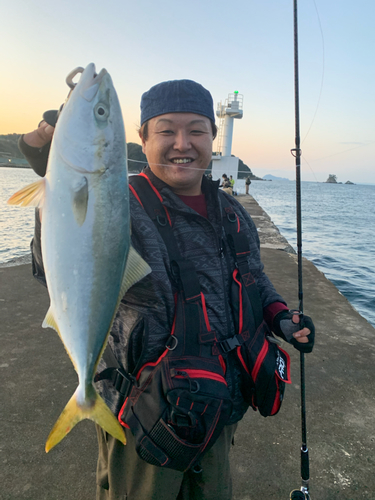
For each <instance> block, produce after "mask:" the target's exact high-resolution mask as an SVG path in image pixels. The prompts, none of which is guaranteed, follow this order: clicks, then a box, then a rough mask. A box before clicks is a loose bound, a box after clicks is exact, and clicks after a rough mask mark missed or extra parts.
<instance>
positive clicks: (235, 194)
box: [229, 175, 237, 196]
mask: <svg viewBox="0 0 375 500" xmlns="http://www.w3.org/2000/svg"><path fill="white" fill-rule="evenodd" d="M229 182H230V185H231V186H232V194H233V195H234V196H237V192H236V191H235V189H234V183H235V180H234V179H233V177H232V176H231V175H230V176H229Z"/></svg>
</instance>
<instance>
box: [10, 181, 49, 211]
mask: <svg viewBox="0 0 375 500" xmlns="http://www.w3.org/2000/svg"><path fill="white" fill-rule="evenodd" d="M44 185H45V179H41V180H39V181H36V182H33V183H32V184H29V185H28V186H26V187H24V188H22V189H20V190H19V191H17V193H14V195H12V196H11V197H10V198H9V200H8V205H19V206H20V207H38V206H41V204H42V201H43V197H44V189H45V187H44Z"/></svg>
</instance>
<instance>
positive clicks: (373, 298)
mask: <svg viewBox="0 0 375 500" xmlns="http://www.w3.org/2000/svg"><path fill="white" fill-rule="evenodd" d="M38 179H39V177H38V176H37V175H36V174H34V172H33V171H32V170H27V169H16V168H14V169H13V168H0V234H1V239H0V266H2V265H4V264H6V263H8V265H9V264H12V265H15V264H17V263H20V262H22V259H24V258H25V257H26V256H28V255H29V254H30V240H31V238H32V235H33V230H34V209H33V208H19V207H12V206H9V205H7V204H6V200H7V199H8V198H9V197H10V196H11V195H12V194H13V193H14V192H15V191H17V190H18V189H20V188H21V187H23V186H25V185H27V184H29V183H31V182H34V181H36V180H38ZM236 188H237V189H238V191H239V192H244V190H245V186H244V181H236ZM250 194H251V195H252V196H253V197H254V198H255V199H256V200H257V201H258V203H259V204H260V205H261V206H262V207H263V209H264V210H265V211H266V212H267V213H268V215H269V216H270V217H271V219H272V221H273V222H274V223H275V224H276V226H277V227H278V228H279V230H280V232H281V233H282V234H283V235H284V236H285V238H286V239H287V240H288V241H289V243H290V244H291V245H292V246H293V247H294V248H295V249H297V235H296V193H295V182H291V181H290V182H285V181H284V182H283V181H271V182H270V181H267V182H266V181H263V182H262V181H253V182H252V183H251V185H250ZM301 199H302V230H303V239H302V253H303V256H304V257H306V258H307V259H309V260H310V261H312V262H313V263H314V264H315V266H316V267H317V268H318V269H320V270H321V271H322V272H323V273H324V274H325V275H326V277H327V278H328V279H329V280H331V281H332V282H333V283H334V284H335V285H336V287H337V288H338V289H339V290H340V292H341V293H342V294H343V295H344V296H345V297H347V299H348V300H349V301H350V302H351V304H352V305H353V306H354V307H355V309H357V311H358V312H359V313H360V314H361V315H362V316H364V317H365V318H366V319H367V320H368V321H369V322H370V323H371V324H372V325H373V326H375V185H347V184H336V185H335V184H325V183H314V182H302V185H301Z"/></svg>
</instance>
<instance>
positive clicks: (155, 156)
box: [20, 80, 314, 500]
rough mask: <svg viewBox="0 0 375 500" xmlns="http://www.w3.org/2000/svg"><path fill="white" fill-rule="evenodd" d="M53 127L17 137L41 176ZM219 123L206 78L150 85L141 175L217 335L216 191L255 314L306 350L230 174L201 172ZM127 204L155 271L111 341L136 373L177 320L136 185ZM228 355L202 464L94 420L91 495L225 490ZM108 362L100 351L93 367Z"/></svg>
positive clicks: (305, 321)
mask: <svg viewBox="0 0 375 500" xmlns="http://www.w3.org/2000/svg"><path fill="white" fill-rule="evenodd" d="M73 92H74V91H73ZM53 131H54V127H53V126H51V124H47V123H46V122H44V121H42V122H41V123H40V125H39V127H38V128H37V129H36V130H34V131H33V132H31V133H29V134H25V135H23V136H21V138H20V148H21V151H22V152H23V153H24V155H25V156H26V157H27V159H28V161H29V163H30V165H31V166H32V167H33V168H34V170H35V172H37V173H38V175H41V176H43V175H45V172H46V165H47V159H48V152H49V147H50V142H51V138H52V135H53ZM216 131H217V129H216V125H215V113H214V109H213V101H212V97H211V94H210V93H209V91H208V90H206V89H205V88H204V87H202V85H200V84H198V83H196V82H194V81H192V80H173V81H167V82H162V83H160V84H157V85H155V86H153V87H152V88H151V89H150V90H148V91H147V92H145V93H144V94H143V96H142V100H141V127H140V130H139V136H140V139H141V141H142V148H143V152H144V153H145V155H146V157H147V160H148V166H147V167H146V168H145V169H144V171H143V173H142V175H144V176H146V177H147V179H148V182H149V183H150V184H151V185H152V186H153V189H154V190H155V191H156V192H157V193H159V196H160V198H161V199H162V200H163V204H165V206H167V207H168V213H169V215H170V218H171V224H172V226H171V227H172V232H173V235H174V238H175V241H176V243H177V246H178V248H179V251H180V253H181V254H182V256H183V258H185V259H187V260H189V261H191V262H193V263H194V266H195V272H196V274H197V276H198V278H199V284H200V288H201V292H202V294H204V296H205V310H206V312H207V317H206V320H207V321H209V324H210V326H211V332H215V335H216V337H217V339H220V340H223V341H224V340H225V339H232V338H233V336H234V335H235V334H236V331H237V330H236V328H237V326H236V324H235V321H234V314H233V313H232V312H231V310H232V308H235V307H237V305H236V304H232V299H231V296H230V293H229V290H230V287H231V283H232V281H233V280H232V273H233V269H234V268H235V260H234V257H233V254H232V251H231V248H230V245H229V243H228V241H227V240H226V239H225V241H224V239H223V225H222V220H223V219H222V209H221V203H220V201H219V198H220V197H219V194H220V196H224V197H225V200H226V203H228V204H229V205H230V206H231V210H232V211H233V212H234V213H235V214H236V218H237V219H238V222H239V223H240V226H241V228H242V229H241V231H243V235H244V236H245V239H246V241H247V245H248V248H249V252H248V253H246V257H245V260H246V265H247V266H249V268H250V270H251V274H252V275H253V277H254V279H255V282H256V286H257V289H258V291H259V295H260V298H261V308H262V309H261V315H262V316H264V318H265V320H266V321H267V324H268V325H269V327H270V328H271V330H273V331H274V332H275V333H276V334H277V335H279V336H281V337H282V338H284V339H286V338H287V335H288V334H289V333H290V332H291V331H292V332H294V333H293V334H292V335H290V336H289V337H288V341H290V343H292V344H293V345H294V347H296V348H297V349H298V350H303V352H311V350H312V348H313V344H314V325H313V323H312V321H311V318H309V317H308V316H301V317H299V316H298V315H296V314H293V313H292V312H290V311H289V309H288V307H287V305H286V303H285V301H284V299H283V298H282V297H281V296H280V295H279V294H278V293H277V292H276V290H275V288H274V286H273V285H272V283H271V281H270V280H269V278H268V277H267V276H266V274H265V273H264V272H263V264H262V262H261V259H260V243H259V237H258V233H257V230H256V227H255V225H254V222H253V220H252V219H251V217H250V216H249V214H248V213H247V211H246V210H245V209H244V208H243V207H242V205H240V203H238V202H237V201H236V200H235V199H234V198H233V197H232V196H229V194H231V191H232V188H231V186H230V182H229V180H228V178H227V177H226V176H225V178H224V176H223V179H224V180H223V190H224V192H225V194H224V195H222V194H221V193H219V190H218V188H219V181H212V180H209V179H208V178H207V177H206V176H205V175H204V172H205V170H206V169H207V167H208V165H209V163H210V161H211V154H212V143H213V139H214V138H215V136H216ZM129 182H130V184H131V180H130V181H129ZM224 184H225V185H224ZM228 190H230V192H229V191H228ZM130 214H131V222H132V236H131V239H132V245H133V246H134V248H135V249H136V250H137V251H138V252H139V253H140V255H141V256H142V258H143V259H144V260H145V261H146V262H147V263H148V264H149V265H150V267H151V268H152V270H153V272H152V273H151V274H149V275H148V276H147V277H146V278H145V279H144V280H141V281H140V282H139V283H136V284H135V285H134V286H132V287H131V288H130V289H129V290H128V291H127V292H126V294H125V296H124V297H123V299H122V301H121V304H120V308H119V311H118V313H117V315H116V318H115V320H114V323H113V327H112V331H111V334H110V336H109V345H110V347H111V349H112V351H113V354H114V356H115V358H116V359H117V362H118V364H119V365H120V367H121V369H122V370H124V371H126V372H129V373H133V370H134V369H135V367H136V366H137V363H138V362H139V360H140V357H141V356H142V363H154V362H155V361H156V360H157V359H158V358H159V356H160V355H161V354H162V353H163V352H164V350H165V345H166V342H167V340H168V339H169V338H170V335H171V328H172V324H173V321H174V314H175V293H176V289H175V285H174V281H173V279H172V278H173V276H172V273H171V264H170V260H169V257H168V251H167V248H166V245H165V243H164V241H163V240H162V239H161V237H160V234H159V232H158V230H157V228H156V227H155V224H154V222H153V221H152V220H151V219H150V218H149V217H148V215H147V213H146V212H145V210H144V208H143V207H142V206H141V204H140V203H139V200H138V199H137V197H136V196H135V195H134V193H133V192H131V193H130ZM41 224H42V222H41V217H40V214H39V211H37V212H36V226H35V234H34V239H33V241H32V259H33V274H34V276H35V277H36V278H37V279H38V280H39V281H41V282H43V283H45V276H44V268H43V258H42V254H41V248H40V231H41ZM219 248H220V252H219V251H218V249H219ZM233 310H234V309H233ZM245 327H246V328H247V327H249V325H244V328H245ZM288 332H289V333H288ZM253 333H254V332H253ZM224 359H225V364H226V371H225V379H226V383H227V385H228V390H229V392H230V395H231V402H232V410H231V413H230V417H229V420H228V422H227V424H226V426H225V427H224V430H223V431H222V432H221V434H220V435H219V437H218V438H217V440H216V441H215V443H214V445H213V446H212V448H210V449H209V451H208V452H207V453H206V454H205V455H204V456H203V458H202V459H201V462H200V464H201V471H200V472H199V473H195V472H194V471H192V470H187V471H186V472H180V471H178V470H172V469H166V468H163V467H157V466H155V465H150V464H149V463H147V462H146V461H144V460H142V459H141V458H140V456H139V455H138V454H137V453H136V450H135V440H134V437H133V436H132V434H131V432H130V431H129V429H125V433H126V437H127V445H126V446H123V445H122V444H121V443H120V442H118V441H116V440H115V439H114V438H112V437H111V436H110V435H108V434H106V433H105V432H104V431H103V430H102V429H101V428H99V427H97V435H98V443H99V458H98V466H97V496H96V498H97V500H119V499H120V498H121V499H125V498H126V499H127V500H151V499H152V500H197V499H201V500H230V498H231V496H232V493H231V492H232V482H231V475H230V464H229V451H230V448H231V443H232V440H233V436H234V433H235V430H236V426H237V423H238V422H239V420H241V418H242V417H243V415H244V413H245V412H246V411H247V408H248V404H247V403H246V402H245V400H244V396H243V394H242V385H243V381H242V375H241V373H242V372H241V370H240V366H239V361H238V358H237V357H236V353H235V350H230V351H229V352H228V353H227V354H225V356H224ZM106 367H107V366H106V363H105V362H104V361H103V360H102V361H101V363H100V366H99V371H100V370H104V369H105V368H106ZM98 392H99V393H100V394H101V395H102V397H103V398H104V399H105V401H106V403H107V405H108V406H109V408H111V410H112V411H113V412H114V414H115V415H118V413H119V411H120V409H121V407H122V405H123V403H124V401H123V400H122V399H121V395H120V393H119V392H117V391H116V390H115V388H114V387H113V385H112V383H111V381H109V380H103V381H101V382H100V383H99V384H98Z"/></svg>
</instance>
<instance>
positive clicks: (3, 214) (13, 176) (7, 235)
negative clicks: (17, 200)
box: [0, 167, 40, 266]
mask: <svg viewBox="0 0 375 500" xmlns="http://www.w3.org/2000/svg"><path fill="white" fill-rule="evenodd" d="M38 179H40V177H38V176H37V175H36V174H35V173H34V171H33V170H31V169H26V168H5V167H0V266H1V265H3V264H4V263H17V262H22V259H23V258H25V257H26V256H27V255H29V254H30V241H31V238H32V235H33V232H34V208H33V207H26V208H20V207H14V206H10V205H7V200H8V198H10V197H11V196H12V194H13V193H15V192H16V191H18V190H19V189H20V188H22V187H24V186H27V185H28V184H31V183H32V182H35V181H37V180H38ZM20 259H21V260H20Z"/></svg>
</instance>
